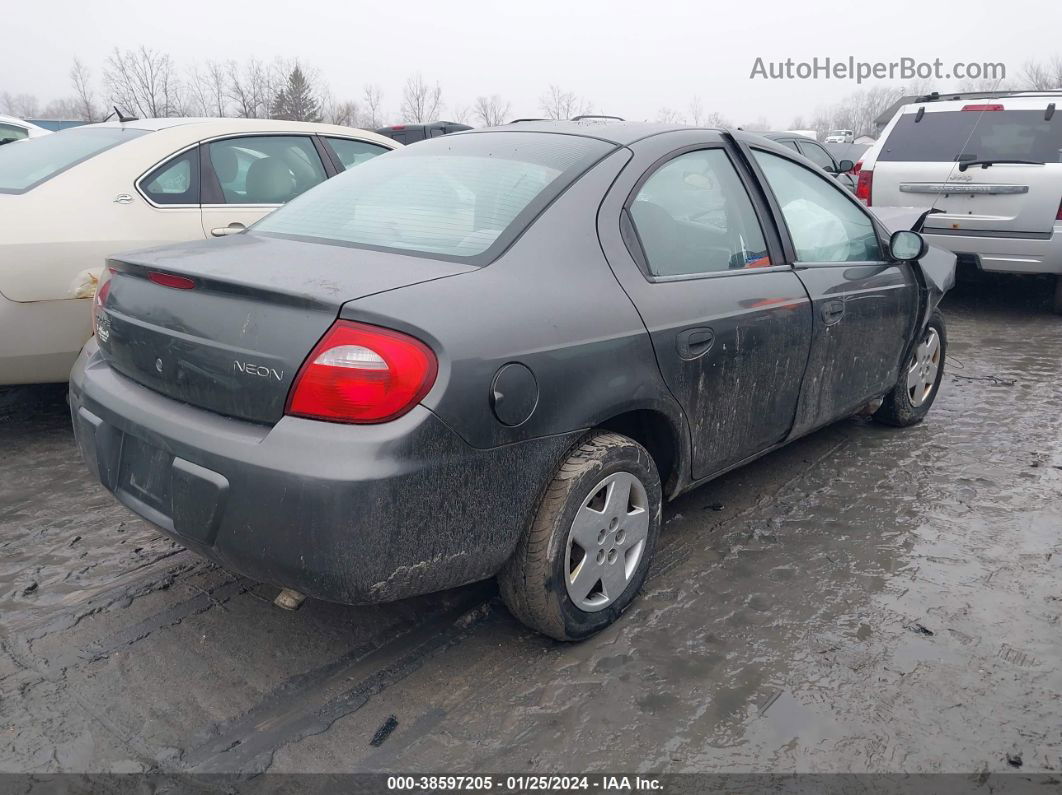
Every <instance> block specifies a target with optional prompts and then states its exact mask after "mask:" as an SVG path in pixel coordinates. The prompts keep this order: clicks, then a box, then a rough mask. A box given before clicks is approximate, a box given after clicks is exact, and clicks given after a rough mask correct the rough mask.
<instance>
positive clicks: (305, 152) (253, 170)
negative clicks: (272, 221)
mask: <svg viewBox="0 0 1062 795" xmlns="http://www.w3.org/2000/svg"><path fill="white" fill-rule="evenodd" d="M207 146H208V147H209V149H208V154H209V157H210V165H211V166H212V167H213V169H214V173H215V174H216V175H217V178H218V182H219V183H221V194H222V197H223V198H224V202H225V204H283V203H285V202H287V201H290V200H291V199H294V198H295V197H296V196H298V195H299V194H301V193H304V192H306V191H308V190H309V189H310V188H312V187H314V186H315V185H319V184H320V183H322V182H324V181H325V177H326V175H325V170H324V166H323V165H322V163H321V158H320V157H319V156H318V154H317V149H316V148H315V147H314V145H313V141H311V140H310V139H309V138H307V137H306V136H303V135H249V136H246V137H244V138H226V139H224V140H221V141H214V142H212V143H210V144H207Z"/></svg>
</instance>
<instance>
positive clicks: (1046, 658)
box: [0, 282, 1062, 773]
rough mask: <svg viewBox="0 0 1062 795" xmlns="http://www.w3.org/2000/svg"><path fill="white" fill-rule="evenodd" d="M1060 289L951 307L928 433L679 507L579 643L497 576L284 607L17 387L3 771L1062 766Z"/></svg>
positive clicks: (977, 298)
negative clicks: (602, 625) (107, 468)
mask: <svg viewBox="0 0 1062 795" xmlns="http://www.w3.org/2000/svg"><path fill="white" fill-rule="evenodd" d="M1046 293H1047V287H1046V285H1044V284H1042V283H1035V282H1030V283H1021V282H1017V283H1015V282H1002V283H994V284H992V285H989V286H987V287H986V286H979V287H975V288H972V289H971V288H963V289H960V290H958V291H956V292H955V293H953V294H952V295H951V296H949V298H948V300H947V302H946V305H945V311H946V316H947V319H948V322H949V324H950V326H949V329H950V337H951V339H950V351H949V353H950V354H951V359H950V361H949V364H948V369H947V373H946V375H945V378H944V382H943V386H942V391H941V394H940V397H939V399H938V400H937V403H936V406H935V407H934V409H933V411H932V412H931V413H930V415H929V418H928V419H927V421H926V422H925V423H924V424H922V425H921V426H919V427H916V428H914V429H910V430H906V431H902V430H896V429H892V428H885V427H880V426H878V425H875V424H872V423H870V422H867V421H864V420H858V419H852V420H848V421H845V422H841V423H839V424H837V425H835V426H833V427H830V428H827V429H825V430H823V431H820V432H818V433H816V434H814V435H813V436H811V437H809V438H806V439H804V440H802V441H800V442H797V443H795V444H793V445H791V446H789V447H788V448H785V449H783V450H781V451H779V452H776V453H773V454H771V455H769V456H767V457H766V458H764V459H762V460H760V461H758V462H756V463H754V464H751V465H749V466H746V467H745V468H743V469H741V470H739V471H736V472H734V473H732V474H730V475H727V476H726V477H724V478H722V479H720V480H718V481H716V482H714V483H712V484H710V485H708V486H706V487H704V488H701V489H699V490H697V491H695V492H693V493H691V494H688V495H686V496H684V497H683V498H681V499H680V500H678V501H677V502H675V503H673V504H672V505H670V506H669V507H668V508H667V509H666V511H665V520H666V525H665V528H664V532H663V536H662V539H661V548H660V550H659V554H658V561H657V565H656V567H655V571H654V573H653V574H652V576H651V578H650V580H649V581H648V583H647V585H646V588H645V591H644V593H643V595H642V596H641V598H639V599H638V600H637V601H636V602H635V604H634V605H633V607H632V608H631V609H630V610H629V612H628V613H627V614H626V616H625V617H624V618H623V619H622V620H621V621H620V622H619V623H618V624H617V625H616V626H614V627H612V628H610V629H609V630H607V631H605V632H604V633H602V634H601V635H599V636H597V637H595V638H593V639H591V640H588V641H586V642H584V643H582V644H578V645H564V644H560V643H556V642H553V641H550V640H547V639H545V638H543V637H540V636H538V635H535V634H533V633H532V632H530V631H528V630H526V629H524V628H523V627H522V626H521V625H519V624H518V623H517V622H516V621H515V620H513V619H512V618H511V617H510V616H509V615H508V613H507V612H506V610H505V608H504V606H503V605H502V604H501V603H500V601H499V599H498V596H497V591H496V588H495V587H494V585H493V584H492V583H481V584H478V585H473V586H469V587H466V588H461V589H457V590H454V591H450V592H446V593H444V594H437V595H433V596H427V597H423V598H418V599H413V600H409V601H405V602H401V603H398V604H391V605H384V606H378V607H369V608H351V607H340V606H336V605H330V604H323V603H319V602H308V603H307V604H306V605H305V606H304V607H303V609H302V610H300V611H299V612H297V613H289V612H284V611H281V610H279V609H277V608H275V607H274V606H273V605H272V604H271V600H272V598H273V597H274V596H275V593H276V591H275V590H274V589H273V588H270V587H266V586H263V585H260V584H256V583H254V582H251V581H248V580H245V579H242V578H238V577H235V576H233V575H230V574H229V573H227V572H225V571H223V570H221V569H219V568H217V567H215V566H212V565H210V564H207V563H205V562H203V561H201V560H199V559H198V558H196V557H195V556H194V555H192V554H191V553H189V552H186V551H184V550H182V549H181V548H180V547H179V546H177V545H175V544H173V543H172V542H170V541H167V540H165V539H164V538H163V537H161V536H160V535H158V534H156V533H155V532H154V531H153V530H152V529H151V528H150V527H149V526H148V525H146V524H145V523H144V522H142V521H140V520H138V519H136V518H134V516H133V515H132V514H131V513H129V512H128V511H126V510H125V509H124V508H122V507H121V506H119V505H118V504H117V503H115V502H114V501H113V500H112V498H111V497H110V496H109V495H108V494H107V493H105V492H104V491H103V489H102V488H101V487H99V486H98V485H97V484H96V483H94V482H93V481H92V480H91V479H90V478H89V476H88V474H87V472H86V470H85V468H84V467H83V465H82V463H81V461H80V460H79V459H78V457H77V455H76V454H75V450H74V446H73V441H72V438H71V432H70V427H69V419H68V416H67V413H66V406H65V404H64V401H63V392H62V390H61V389H58V388H27V389H20V390H14V391H9V392H7V393H6V394H0V641H2V648H0V770H3V771H23V772H25V771H32V772H48V771H141V770H153V769H161V770H167V771H169V770H192V771H240V772H250V771H258V770H271V771H333V772H339V771H362V770H376V771H391V770H400V771H435V772H445V771H451V772H460V773H468V772H474V771H497V772H516V773H521V772H532V771H533V772H551V771H552V772H576V771H591V770H606V769H607V770H616V769H621V770H625V771H628V772H633V771H653V772H661V771H671V772H683V771H820V772H831V771H860V772H861V771H973V770H987V771H1007V770H1013V769H1014V768H1015V766H1016V765H1018V764H1020V765H1021V766H1022V767H1021V769H1022V770H1023V771H1025V772H1031V771H1047V770H1062V664H1060V658H1062V624H1060V620H1059V617H1060V615H1062V532H1060V530H1062V501H1060V492H1062V439H1060V430H1062V378H1060V371H1062V367H1060V365H1062V318H1058V317H1055V316H1053V315H1051V314H1050V313H1049V312H1048V310H1047V307H1046V304H1045V302H1044V300H1042V297H1043V296H1044V295H1046ZM391 716H393V717H394V719H395V720H397V725H396V726H394V728H393V730H392V731H391V732H390V734H387V731H386V727H387V726H389V725H392V722H390V721H389V718H391ZM381 728H383V731H380V730H381ZM374 736H375V737H376V740H377V743H376V744H373V740H374ZM1008 757H1009V761H1008Z"/></svg>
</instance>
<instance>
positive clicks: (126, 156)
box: [0, 119, 401, 385]
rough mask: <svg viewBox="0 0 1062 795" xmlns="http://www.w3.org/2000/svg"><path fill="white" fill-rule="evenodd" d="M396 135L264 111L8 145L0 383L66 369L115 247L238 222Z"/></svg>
mask: <svg viewBox="0 0 1062 795" xmlns="http://www.w3.org/2000/svg"><path fill="white" fill-rule="evenodd" d="M400 146H401V144H399V143H397V142H395V141H392V140H391V139H389V138H386V137H384V136H382V135H377V134H376V133H371V132H366V131H364V130H356V129H352V128H349V127H338V126H334V125H330V124H308V123H301V122H287V121H269V120H262V119H146V120H140V121H131V122H125V123H119V122H111V123H104V124H91V125H85V126H82V127H72V128H70V129H66V130H62V131H60V132H57V133H52V134H50V135H46V136H43V137H40V138H34V139H32V140H28V141H23V142H20V143H18V144H12V145H10V146H0V385H7V384H26V383H45V382H62V381H66V380H67V376H68V374H69V372H70V368H71V366H72V365H73V363H74V359H75V358H76V357H77V353H78V351H79V350H80V349H81V346H82V345H83V344H84V343H85V340H87V339H88V338H89V336H90V315H91V312H90V306H91V299H92V296H93V294H94V292H95V289H96V283H97V281H98V278H99V273H100V270H101V268H102V267H103V264H104V260H105V258H106V257H107V256H109V255H112V254H116V253H118V252H121V251H125V250H129V249H136V248H146V247H150V246H156V245H163V244H167V243H175V242H180V241H185V240H194V239H197V238H209V237H211V236H215V237H220V236H223V235H228V234H232V233H234V232H239V231H240V230H242V229H244V228H245V227H246V226H248V225H250V224H252V223H254V222H255V221H257V220H258V219H259V218H261V217H262V216H264V215H265V214H266V213H268V212H270V211H271V210H272V209H273V208H275V207H278V206H280V205H281V204H283V203H284V202H286V201H288V200H289V199H292V198H294V197H295V196H297V195H299V194H300V193H302V192H303V191H305V190H308V189H309V188H312V187H313V186H314V185H317V184H318V183H320V182H323V181H324V180H326V179H328V178H329V177H331V176H333V175H335V174H337V173H339V172H341V171H343V170H345V169H347V168H350V167H351V166H353V165H355V164H357V163H360V162H362V161H364V160H368V159H370V158H372V157H375V156H376V155H380V154H383V153H385V152H388V151H390V150H392V149H396V148H398V147H400ZM292 265H293V267H297V265H298V264H297V263H292Z"/></svg>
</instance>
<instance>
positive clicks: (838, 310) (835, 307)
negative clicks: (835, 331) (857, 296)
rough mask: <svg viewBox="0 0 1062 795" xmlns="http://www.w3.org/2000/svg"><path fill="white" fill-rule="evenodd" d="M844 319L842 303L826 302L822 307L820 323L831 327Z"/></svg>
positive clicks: (837, 301)
mask: <svg viewBox="0 0 1062 795" xmlns="http://www.w3.org/2000/svg"><path fill="white" fill-rule="evenodd" d="M842 317H844V301H839V300H834V301H827V302H826V303H825V304H823V305H822V321H823V322H824V323H825V324H826V325H827V326H832V325H833V324H834V323H836V322H837V321H838V320H840V319H841V318H842Z"/></svg>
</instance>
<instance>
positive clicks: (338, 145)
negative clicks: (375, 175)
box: [325, 138, 391, 171]
mask: <svg viewBox="0 0 1062 795" xmlns="http://www.w3.org/2000/svg"><path fill="white" fill-rule="evenodd" d="M325 141H327V142H328V145H329V146H330V147H331V148H332V152H333V153H334V154H335V156H336V157H337V158H339V162H340V163H342V164H343V170H344V171H346V170H347V169H348V168H351V167H352V166H356V165H358V164H359V163H364V162H365V161H367V160H372V159H373V158H374V157H376V156H377V155H382V154H384V153H386V152H390V151H391V150H390V149H388V148H387V147H385V146H380V145H379V144H370V143H368V142H367V141H355V140H353V139H352V138H325Z"/></svg>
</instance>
